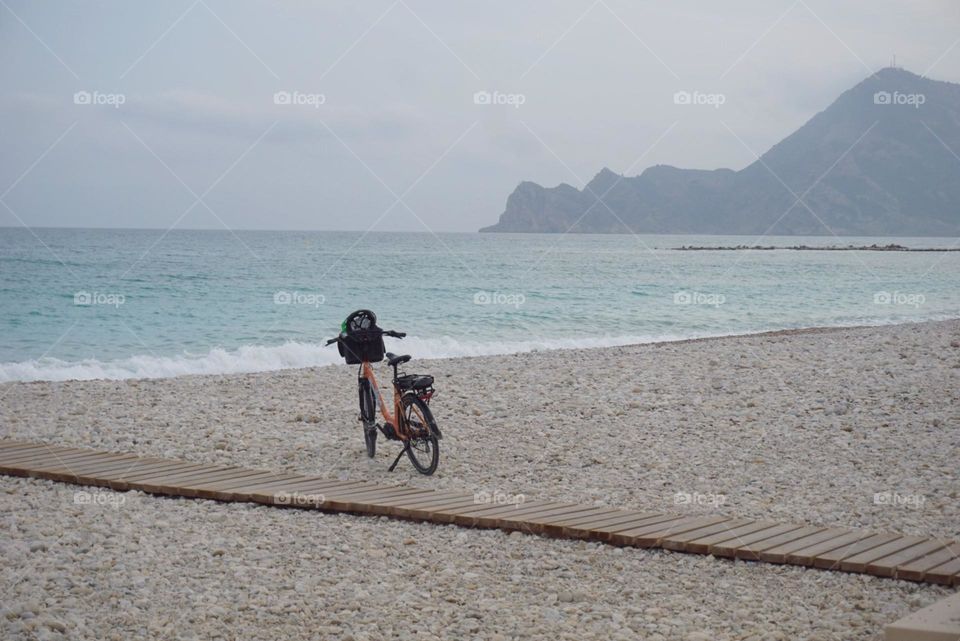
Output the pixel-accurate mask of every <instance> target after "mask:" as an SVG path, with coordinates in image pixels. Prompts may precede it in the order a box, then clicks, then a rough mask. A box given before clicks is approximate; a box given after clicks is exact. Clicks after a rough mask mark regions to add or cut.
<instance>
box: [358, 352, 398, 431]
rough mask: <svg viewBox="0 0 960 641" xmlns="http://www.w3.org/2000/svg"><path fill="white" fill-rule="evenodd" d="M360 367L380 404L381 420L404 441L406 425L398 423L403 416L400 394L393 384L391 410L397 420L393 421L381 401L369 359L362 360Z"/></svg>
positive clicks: (381, 397)
mask: <svg viewBox="0 0 960 641" xmlns="http://www.w3.org/2000/svg"><path fill="white" fill-rule="evenodd" d="M360 367H361V371H362V372H363V376H362V377H363V378H365V379H367V380H368V381H370V384H371V385H372V386H373V391H374V392H375V393H376V395H377V400H378V401H379V404H380V415H381V416H383V420H384V421H385V422H386V423H389V424H390V425H393V429H394V430H395V431H396V433H397V437H398V438H399V439H400V440H401V441H406V440H407V438H408V436H407V426H406V425H400V423H401V421H402V418H403V405H402V403H401V401H400V394H399V393H398V392H397V388H396V386H393V411H394V413H395V414H396V416H397V419H398V420H396V421H394V420H393V418H394V415H393V414H391V413H390V410H388V409H387V404H386V403H384V402H383V394H381V393H380V386H379V385H378V384H377V377H376V376H375V375H374V373H373V366H372V365H371V364H370V361H363V364H362V365H361V366H360Z"/></svg>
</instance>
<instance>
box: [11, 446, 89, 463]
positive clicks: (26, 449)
mask: <svg viewBox="0 0 960 641" xmlns="http://www.w3.org/2000/svg"><path fill="white" fill-rule="evenodd" d="M51 450H52V451H55V452H57V451H59V452H70V451H73V450H72V449H71V448H67V447H57V446H55V445H38V444H31V445H24V446H20V447H17V448H8V449H5V450H3V451H0V463H8V462H11V461H19V460H22V459H25V458H30V457H31V456H33V455H35V454H39V453H40V452H49V451H51Z"/></svg>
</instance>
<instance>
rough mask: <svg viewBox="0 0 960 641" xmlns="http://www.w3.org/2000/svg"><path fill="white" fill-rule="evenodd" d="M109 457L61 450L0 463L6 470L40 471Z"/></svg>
mask: <svg viewBox="0 0 960 641" xmlns="http://www.w3.org/2000/svg"><path fill="white" fill-rule="evenodd" d="M107 456H109V455H108V454H104V453H102V452H91V451H84V450H60V451H48V450H42V451H39V452H32V453H30V454H24V455H23V456H22V457H20V458H18V459H16V460H13V459H11V460H8V461H4V462H3V463H0V466H2V467H4V468H17V469H24V470H32V469H39V468H40V467H43V466H45V465H50V464H51V463H61V462H69V461H78V460H91V461H93V460H103V459H104V458H106V457H107Z"/></svg>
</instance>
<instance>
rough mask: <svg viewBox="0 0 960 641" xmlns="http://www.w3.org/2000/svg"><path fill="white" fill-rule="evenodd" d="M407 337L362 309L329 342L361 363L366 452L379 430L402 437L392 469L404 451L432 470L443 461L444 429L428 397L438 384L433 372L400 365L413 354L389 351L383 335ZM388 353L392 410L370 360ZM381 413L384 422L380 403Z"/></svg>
mask: <svg viewBox="0 0 960 641" xmlns="http://www.w3.org/2000/svg"><path fill="white" fill-rule="evenodd" d="M384 336H390V337H393V338H401V339H402V338H403V337H404V336H406V333H404V332H396V331H392V330H384V329H380V328H379V327H377V317H376V314H374V313H373V312H371V311H370V310H366V309H361V310H358V311H355V312H353V313H352V314H350V316H348V317H347V320H345V321H344V322H343V325H342V326H341V331H340V335H339V336H337V337H336V338H331V339H330V340H328V341H327V342H326V344H327V345H332V344H333V343H337V347H338V348H339V350H340V355H341V356H343V357H344V358H345V359H346V362H347V364H348V365H359V366H360V367H359V369H358V371H357V390H358V393H359V400H360V417H359V418H360V422H361V423H362V424H363V437H364V443H365V444H366V447H367V456H368V457H369V458H373V457H374V456H375V454H376V451H377V434H378V432H379V433H381V434H383V436H384V437H385V438H386V439H387V440H391V441H400V442H402V443H403V449H402V450H401V451H400V453H399V454H397V458H396V459H394V461H393V464H392V465H391V466H390V468H389V471H390V472H392V471H393V470H394V469H395V468H396V467H397V464H398V463H399V462H400V459H401V458H403V455H404V454H406V455H407V457H408V458H409V459H410V462H411V463H412V464H413V467H414V468H416V470H417V471H418V472H420V473H421V474H425V475H428V476H429V475H430V474H433V473H434V472H435V471H436V469H437V465H438V463H439V462H440V439H441V438H442V435H441V433H440V428H439V427H437V422H436V421H435V420H434V418H433V413H432V412H431V411H430V399H431V398H433V395H434V393H435V392H436V390H435V389H434V387H433V377H432V376H430V375H428V374H406V373H403V372H399V371H398V367H399V366H400V365H401V364H403V363H407V362H409V361H410V359H411V356H410V355H409V354H403V355H400V356H397V355H396V354H392V353H390V352H385V347H384V345H383V337H384ZM384 357H386V359H387V364H388V365H389V366H390V367H392V368H393V379H392V384H393V412H391V411H390V410H389V409H388V407H387V404H386V403H384V401H383V394H381V392H380V387H379V386H378V385H377V377H376V375H375V374H374V372H373V366H372V365H371V363H372V362H379V361H381V360H383V358H384ZM378 407H379V409H380V414H381V416H382V417H383V424H382V425H381V424H379V423H377V420H376V418H377V417H376V413H377V408H378Z"/></svg>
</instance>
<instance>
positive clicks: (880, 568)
mask: <svg viewBox="0 0 960 641" xmlns="http://www.w3.org/2000/svg"><path fill="white" fill-rule="evenodd" d="M943 547H944V546H943V543H942V542H941V541H938V540H936V539H934V540H930V539H925V540H923V541H921V542H920V543H918V544H917V545H914V546H911V547H909V548H906V549H904V550H900V551H899V552H896V553H894V554H890V555H887V556H885V557H883V558H880V559H877V560H875V561H871V562H870V563H869V564H868V565H867V574H872V575H874V576H894V574H896V570H897V568H898V567H899V566H901V565H906V564H907V563H910V562H911V561H916V560H917V559H920V558H923V557H925V556H926V555H928V554H930V553H931V552H936V551H937V550H942V549H943Z"/></svg>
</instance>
